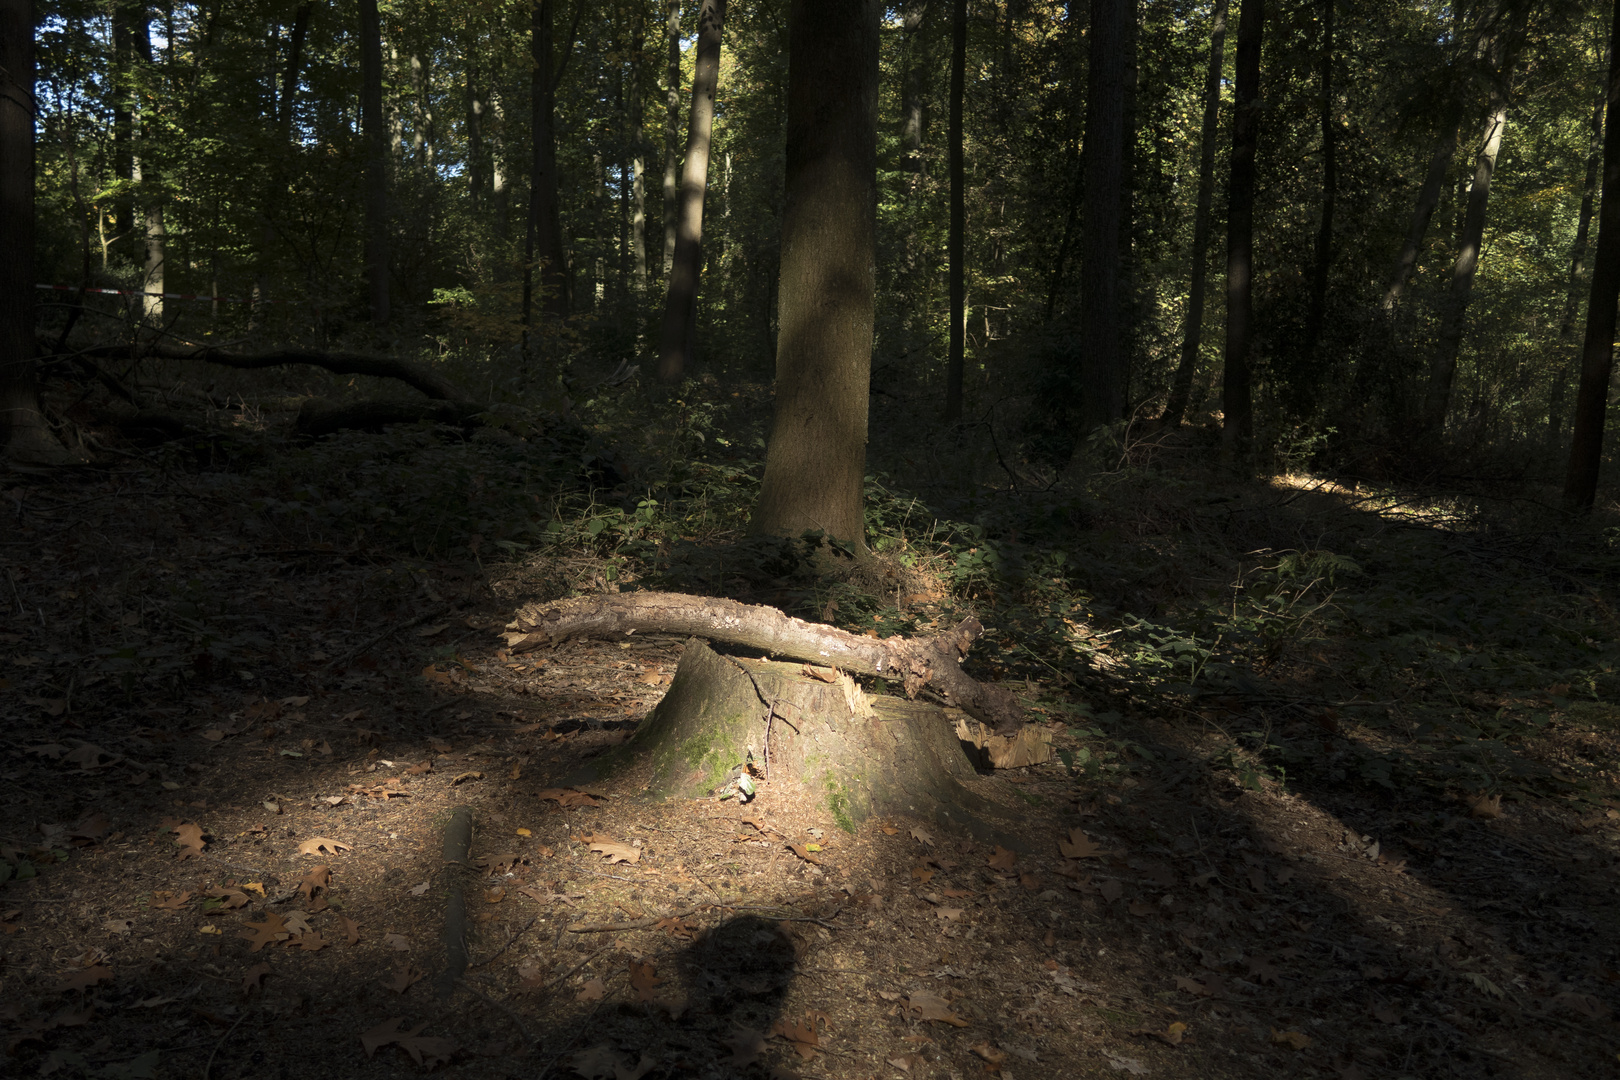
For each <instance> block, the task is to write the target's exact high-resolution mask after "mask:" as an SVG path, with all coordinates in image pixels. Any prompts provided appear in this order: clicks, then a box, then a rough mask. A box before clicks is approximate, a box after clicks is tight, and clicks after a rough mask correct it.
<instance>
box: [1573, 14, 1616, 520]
mask: <svg viewBox="0 0 1620 1080" xmlns="http://www.w3.org/2000/svg"><path fill="white" fill-rule="evenodd" d="M1606 100H1607V106H1608V108H1607V116H1606V118H1605V120H1604V129H1603V202H1602V205H1601V209H1600V210H1599V211H1598V238H1597V252H1596V253H1595V255H1594V256H1593V259H1592V291H1591V294H1590V296H1589V297H1588V299H1587V303H1586V344H1585V346H1584V348H1583V349H1582V351H1581V383H1580V389H1579V390H1578V391H1577V393H1576V397H1575V426H1574V431H1573V432H1572V433H1571V436H1570V447H1569V469H1568V472H1567V473H1566V474H1565V477H1564V503H1565V505H1566V506H1568V507H1569V508H1570V509H1572V510H1575V511H1578V512H1582V513H1584V512H1588V511H1590V510H1591V509H1592V504H1593V503H1594V502H1595V501H1596V499H1597V482H1598V469H1599V467H1600V466H1601V465H1602V463H1603V425H1604V420H1605V418H1606V414H1607V413H1608V407H1609V376H1610V374H1611V373H1612V371H1613V369H1614V334H1615V321H1616V305H1620V123H1616V119H1617V118H1616V116H1615V103H1616V102H1620V5H1617V6H1616V7H1615V9H1614V15H1613V23H1612V26H1611V29H1610V32H1609V82H1608V93H1607V95H1606Z"/></svg>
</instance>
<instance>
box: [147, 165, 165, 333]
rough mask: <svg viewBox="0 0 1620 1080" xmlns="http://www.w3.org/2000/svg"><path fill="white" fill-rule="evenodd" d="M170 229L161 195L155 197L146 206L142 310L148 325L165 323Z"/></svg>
mask: <svg viewBox="0 0 1620 1080" xmlns="http://www.w3.org/2000/svg"><path fill="white" fill-rule="evenodd" d="M168 242H169V230H168V228H167V227H166V226H165V225H164V222H163V202H162V197H161V195H159V196H157V197H154V199H153V201H152V202H151V203H149V204H148V205H147V207H146V272H145V275H144V279H143V280H144V281H145V284H144V285H143V287H142V288H143V290H144V292H145V295H144V296H143V297H141V307H142V312H143V315H144V318H145V321H146V325H148V326H161V325H162V323H163V270H164V263H165V261H166V259H167V247H168Z"/></svg>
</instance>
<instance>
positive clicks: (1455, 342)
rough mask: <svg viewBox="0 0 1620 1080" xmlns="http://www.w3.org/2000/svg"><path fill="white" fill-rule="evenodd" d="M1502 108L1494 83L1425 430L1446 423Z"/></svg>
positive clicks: (1432, 372)
mask: <svg viewBox="0 0 1620 1080" xmlns="http://www.w3.org/2000/svg"><path fill="white" fill-rule="evenodd" d="M1507 111H1508V100H1507V95H1506V93H1505V92H1504V91H1503V90H1502V89H1500V88H1499V87H1498V88H1493V89H1492V91H1491V100H1490V106H1489V107H1488V108H1487V109H1486V113H1485V131H1484V134H1483V136H1482V138H1481V140H1480V148H1479V152H1478V153H1477V154H1476V155H1475V157H1474V182H1473V184H1472V185H1470V187H1469V189H1468V204H1467V209H1466V210H1465V211H1464V212H1463V224H1462V233H1461V235H1460V236H1459V237H1458V241H1457V258H1456V261H1455V262H1453V263H1452V266H1451V287H1450V289H1449V290H1448V291H1447V293H1446V298H1445V302H1444V306H1443V307H1442V310H1441V314H1440V332H1439V335H1438V338H1437V339H1436V342H1435V352H1434V360H1433V361H1432V362H1431V364H1430V367H1429V387H1428V390H1427V392H1426V393H1425V394H1424V399H1423V413H1422V416H1421V418H1420V422H1421V425H1422V429H1423V430H1424V431H1426V432H1431V433H1438V432H1439V431H1440V430H1441V428H1443V427H1444V426H1445V423H1446V411H1447V409H1448V408H1449V407H1450V405H1451V384H1452V381H1453V380H1454V379H1455V377H1456V374H1457V355H1458V353H1459V352H1461V350H1462V336H1463V328H1464V326H1465V325H1466V323H1467V313H1468V302H1469V300H1470V299H1471V298H1472V295H1473V291H1474V275H1475V273H1477V272H1478V270H1479V256H1480V247H1481V245H1482V244H1483V243H1484V239H1485V205H1486V200H1487V199H1488V198H1489V196H1490V193H1491V174H1492V173H1494V172H1495V171H1496V158H1497V155H1498V154H1499V153H1500V152H1501V149H1502V135H1503V133H1504V132H1505V131H1506V130H1507Z"/></svg>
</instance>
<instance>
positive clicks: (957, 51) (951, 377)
mask: <svg viewBox="0 0 1620 1080" xmlns="http://www.w3.org/2000/svg"><path fill="white" fill-rule="evenodd" d="M966 76H967V0H952V3H951V117H950V128H951V129H950V133H949V134H948V135H947V136H946V138H947V139H948V140H949V141H950V147H949V149H948V151H947V153H948V154H949V160H948V163H947V165H946V171H947V173H948V174H949V177H950V185H951V224H950V234H949V236H948V237H947V239H946V248H947V258H948V259H949V261H950V266H949V268H948V273H949V275H950V282H949V285H950V298H951V337H950V352H949V353H948V354H947V357H946V362H945V419H946V420H960V419H961V417H962V373H963V370H964V368H965V367H966V354H967V242H966V235H965V234H966V232H967V192H966V191H965V190H964V189H965V187H966V178H965V177H964V176H963V175H962V172H963V170H962V98H963V96H964V95H965V93H966V86H965V84H966V81H967V77H966Z"/></svg>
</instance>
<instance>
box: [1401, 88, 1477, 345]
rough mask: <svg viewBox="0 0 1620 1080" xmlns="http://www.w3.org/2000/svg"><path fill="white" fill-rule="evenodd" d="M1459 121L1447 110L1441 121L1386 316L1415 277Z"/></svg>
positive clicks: (1449, 164)
mask: <svg viewBox="0 0 1620 1080" xmlns="http://www.w3.org/2000/svg"><path fill="white" fill-rule="evenodd" d="M1458 123H1459V120H1458V117H1457V116H1456V114H1455V113H1454V112H1453V113H1448V114H1447V115H1446V117H1445V119H1444V120H1442V121H1441V126H1440V138H1439V140H1438V141H1437V142H1436V143H1435V144H1434V153H1433V154H1431V155H1430V156H1429V172H1428V175H1427V176H1425V177H1424V178H1423V186H1422V187H1421V188H1419V189H1418V199H1417V206H1416V207H1414V208H1413V210H1412V225H1411V227H1410V228H1409V229H1408V230H1407V233H1406V242H1405V243H1404V244H1402V245H1401V253H1400V254H1399V255H1398V256H1396V258H1395V269H1394V270H1393V271H1391V273H1390V275H1389V287H1388V288H1387V289H1385V290H1384V303H1383V310H1384V314H1385V315H1386V316H1390V315H1393V314H1394V311H1395V307H1396V305H1397V304H1399V303H1400V300H1401V296H1402V294H1403V293H1405V292H1406V287H1407V285H1409V284H1410V283H1411V281H1412V275H1413V274H1415V273H1416V272H1417V263H1418V254H1419V253H1420V252H1421V251H1422V250H1423V237H1424V236H1425V235H1426V234H1427V233H1428V231H1429V221H1430V219H1432V218H1433V217H1434V212H1435V210H1436V209H1437V208H1438V207H1439V206H1440V193H1441V190H1442V189H1443V188H1444V187H1445V184H1446V175H1447V174H1448V173H1449V172H1450V171H1451V159H1452V157H1453V156H1454V155H1455V154H1456V153H1457V125H1458Z"/></svg>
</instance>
